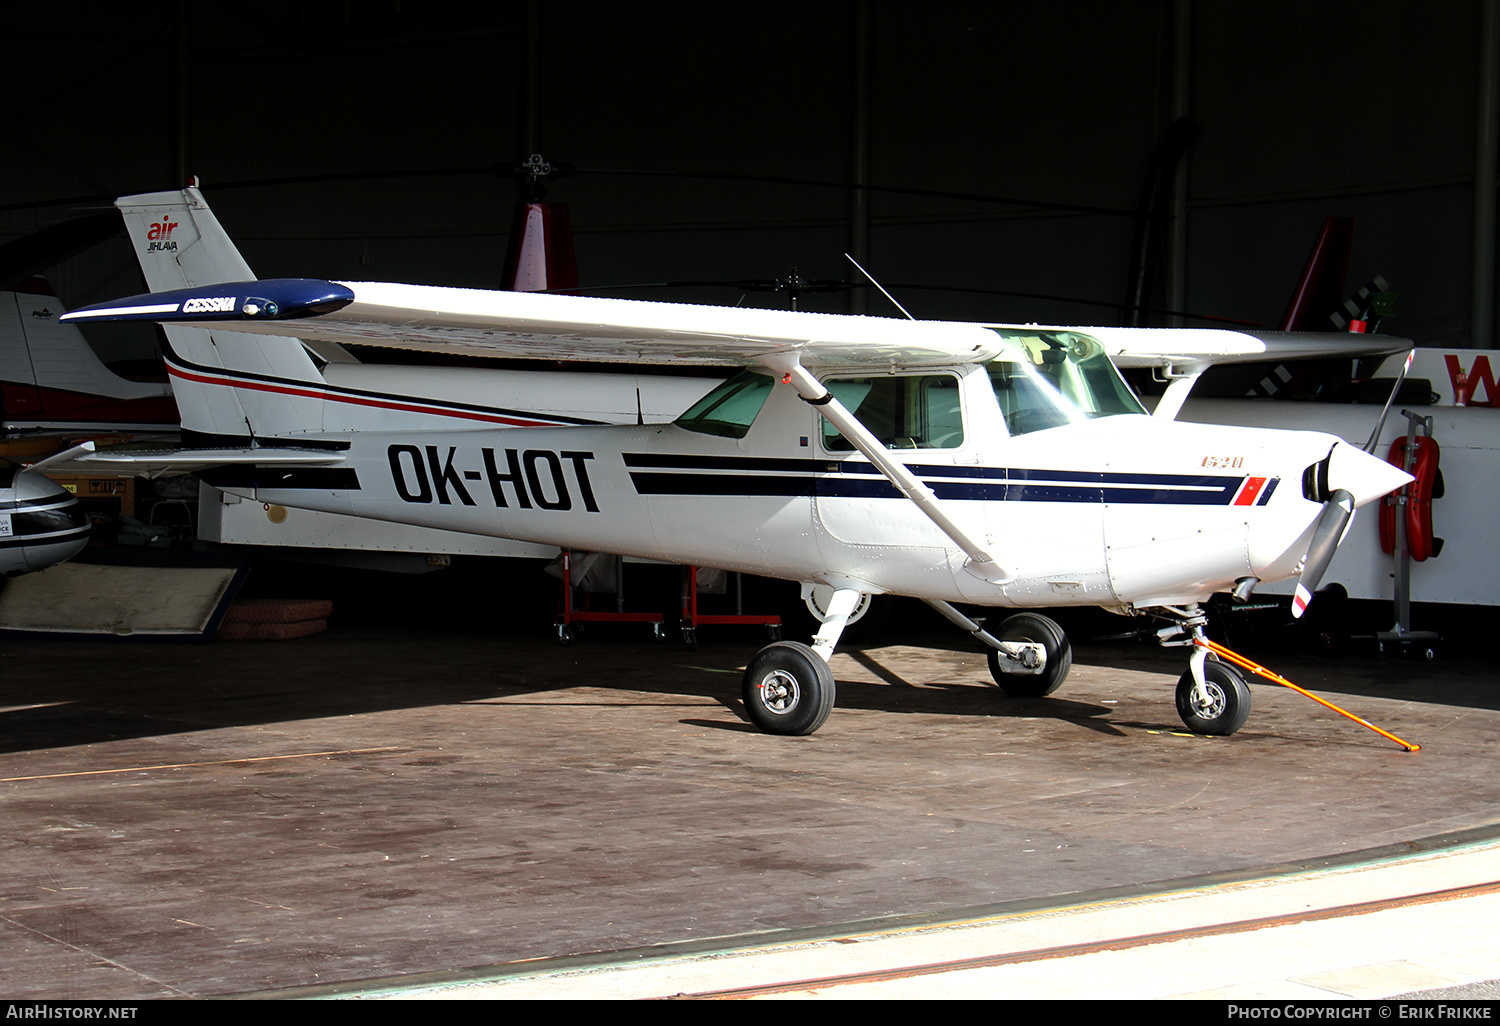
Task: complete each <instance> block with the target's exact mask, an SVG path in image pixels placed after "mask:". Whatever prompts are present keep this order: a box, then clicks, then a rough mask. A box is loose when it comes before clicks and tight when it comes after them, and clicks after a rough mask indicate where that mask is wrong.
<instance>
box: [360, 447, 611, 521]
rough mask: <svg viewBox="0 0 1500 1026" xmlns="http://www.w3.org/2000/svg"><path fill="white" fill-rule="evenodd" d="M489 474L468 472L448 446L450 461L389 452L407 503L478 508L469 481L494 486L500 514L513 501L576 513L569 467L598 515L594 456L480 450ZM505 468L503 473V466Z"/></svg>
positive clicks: (417, 450)
mask: <svg viewBox="0 0 1500 1026" xmlns="http://www.w3.org/2000/svg"><path fill="white" fill-rule="evenodd" d="M479 451H480V454H481V456H482V457H483V461H484V470H483V471H482V472H481V471H478V470H463V469H460V468H458V467H455V466H454V465H453V458H454V456H455V455H457V453H458V448H457V446H452V445H450V446H448V452H447V454H446V455H444V454H443V453H441V452H439V450H438V447H437V446H435V445H428V446H422V447H418V446H415V445H392V446H390V447H389V448H388V449H387V450H386V456H387V458H388V459H389V460H390V463H391V480H392V481H393V482H395V485H396V494H397V495H400V496H401V498H402V499H404V500H405V501H407V502H432V501H433V500H434V499H436V500H437V502H438V504H439V505H443V506H451V505H453V503H454V502H458V503H461V504H463V505H465V506H473V505H475V502H474V496H473V495H472V494H470V492H469V488H468V486H467V485H466V484H464V482H465V481H482V482H486V483H488V484H489V487H490V497H491V498H492V499H493V500H494V503H495V506H496V508H497V509H504V508H508V507H509V506H510V501H509V500H508V499H507V496H506V491H507V489H508V490H509V491H510V499H514V500H515V504H516V505H517V506H519V507H520V508H521V509H532V508H541V509H549V510H568V509H572V508H573V492H572V490H571V489H570V488H569V487H568V474H567V470H566V469H565V468H566V467H571V468H572V477H573V486H574V488H576V489H577V492H578V498H579V499H581V500H582V501H583V508H584V509H586V510H587V511H588V512H590V513H598V512H599V503H598V502H597V500H595V498H594V489H593V487H592V486H591V485H590V484H589V472H588V466H587V461H588V460H591V459H593V458H594V454H593V453H591V452H569V451H566V450H565V451H563V452H561V453H557V452H553V451H552V450H551V449H527V450H525V451H522V450H519V449H506V450H504V451H503V452H504V455H503V456H502V457H501V458H500V459H498V460H497V459H496V456H495V450H494V449H490V448H484V449H480V450H479ZM502 462H503V463H504V468H503V469H502V468H501V463H502Z"/></svg>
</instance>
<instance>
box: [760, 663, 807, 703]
mask: <svg viewBox="0 0 1500 1026" xmlns="http://www.w3.org/2000/svg"><path fill="white" fill-rule="evenodd" d="M760 698H761V701H762V702H763V703H764V704H765V707H766V708H767V709H769V710H770V711H771V712H773V713H787V712H791V711H792V710H793V709H795V708H796V707H797V703H798V701H800V700H801V698H802V689H801V688H799V687H798V686H797V678H796V677H793V676H792V675H791V674H790V673H787V672H786V671H785V670H772V671H771V672H770V673H768V674H766V675H765V677H763V678H762V679H761V682H760Z"/></svg>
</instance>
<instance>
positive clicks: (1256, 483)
mask: <svg viewBox="0 0 1500 1026" xmlns="http://www.w3.org/2000/svg"><path fill="white" fill-rule="evenodd" d="M1265 486H1266V479H1265V478H1263V477H1251V478H1247V479H1246V480H1245V486H1244V487H1243V488H1241V489H1240V494H1239V495H1237V496H1235V499H1234V505H1236V506H1253V505H1254V504H1255V497H1256V496H1257V495H1259V494H1260V490H1261V489H1262V488H1264V487H1265Z"/></svg>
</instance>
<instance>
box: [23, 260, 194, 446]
mask: <svg viewBox="0 0 1500 1026" xmlns="http://www.w3.org/2000/svg"><path fill="white" fill-rule="evenodd" d="M61 313H62V305H61V304H60V303H59V302H58V300H57V296H56V294H54V293H53V291H52V289H51V287H50V286H49V285H48V284H47V282H46V281H45V280H43V279H41V278H31V279H29V280H27V281H23V282H20V283H19V284H18V285H17V286H16V289H15V291H13V292H12V291H7V292H0V397H3V405H4V409H5V421H6V423H7V424H8V425H10V426H12V427H51V426H53V425H59V426H65V425H70V424H76V423H88V424H90V425H93V424H110V425H115V424H119V425H122V426H123V425H147V424H149V425H153V426H161V425H166V424H173V423H175V422H176V420H177V415H176V412H175V410H173V408H172V401H171V398H170V395H171V393H170V392H169V391H168V389H167V387H166V386H165V385H161V384H153V383H151V382H141V381H130V380H129V379H127V378H122V377H120V376H119V375H118V374H116V373H114V371H112V370H110V369H109V368H108V367H106V366H105V365H104V363H103V361H101V360H100V359H99V357H98V355H97V354H95V352H94V350H93V349H92V347H90V346H89V344H88V341H87V340H86V339H84V337H83V334H82V333H81V332H80V331H79V330H78V329H77V327H75V326H74V325H71V324H60V323H58V315H59V314H61Z"/></svg>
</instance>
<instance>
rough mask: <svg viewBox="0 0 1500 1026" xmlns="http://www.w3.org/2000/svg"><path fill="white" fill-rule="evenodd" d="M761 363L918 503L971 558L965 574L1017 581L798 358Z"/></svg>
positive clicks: (992, 581) (994, 581)
mask: <svg viewBox="0 0 1500 1026" xmlns="http://www.w3.org/2000/svg"><path fill="white" fill-rule="evenodd" d="M761 362H762V363H764V364H765V365H766V366H767V367H770V368H771V369H773V370H776V371H778V372H780V373H781V374H782V379H781V380H782V382H783V383H785V384H790V385H791V386H792V387H793V388H795V389H796V390H797V394H798V395H800V396H801V397H802V398H803V399H804V400H805V401H806V402H807V403H808V404H809V405H810V406H812V407H813V408H814V409H816V410H817V411H818V412H819V413H820V414H822V415H823V419H824V420H826V421H828V423H830V424H832V425H833V426H834V427H835V428H836V429H837V430H838V432H839V434H841V435H843V436H844V437H845V438H846V439H848V440H849V442H850V444H852V445H853V446H854V447H855V448H856V449H858V450H859V451H860V453H861V454H863V456H864V457H865V459H867V460H869V461H870V462H871V463H873V464H874V465H875V467H876V469H877V470H879V471H880V472H881V473H882V474H884V475H885V477H886V479H887V480H888V481H890V482H891V484H893V485H895V486H896V488H897V489H898V490H899V491H900V492H901V494H902V495H905V496H906V497H907V498H908V499H910V500H911V501H912V502H913V503H915V504H916V507H917V509H919V510H921V511H922V513H923V514H924V515H926V517H927V519H929V520H931V521H932V522H933V523H934V524H936V525H937V527H938V530H940V531H942V532H943V533H944V534H946V535H947V536H948V537H949V538H951V539H953V542H954V544H956V545H957V546H958V547H959V548H961V549H963V550H964V554H965V555H967V556H968V557H969V558H968V559H967V560H966V561H965V562H964V569H965V570H967V571H968V572H969V573H971V574H973V575H974V576H975V577H977V578H979V579H980V580H981V581H985V582H987V583H989V584H1009V583H1010V582H1011V581H1013V580H1015V579H1016V575H1015V574H1014V573H1013V572H1012V571H1009V570H1006V569H1005V568H1004V567H1002V566H1001V565H1000V564H999V563H996V562H995V560H994V557H992V556H991V555H990V554H989V553H988V552H987V551H985V550H984V549H983V548H981V547H980V545H979V544H978V543H977V542H976V541H974V539H972V538H970V537H969V536H968V535H967V534H965V533H964V531H963V530H962V529H960V528H959V526H958V525H957V524H955V523H954V522H953V521H952V520H951V519H950V518H949V517H948V514H947V513H946V512H944V510H943V508H942V505H941V504H940V503H939V502H938V498H937V496H936V495H934V494H933V493H932V489H931V488H928V487H927V486H926V485H925V484H923V483H922V482H921V481H920V480H918V479H917V476H916V475H915V474H913V473H912V472H911V471H910V470H908V469H907V468H906V464H904V463H901V462H900V461H898V460H895V459H892V458H891V454H890V453H889V452H887V451H886V449H885V447H884V446H883V445H881V444H880V441H879V439H877V438H876V437H875V436H874V435H872V434H871V433H870V431H869V429H868V428H866V427H865V426H864V425H863V424H861V423H860V422H859V421H858V419H856V418H855V416H854V414H852V413H850V412H849V410H848V409H847V408H845V406H844V404H843V403H841V402H839V401H838V400H837V399H835V398H834V397H833V393H832V392H830V391H828V389H826V388H824V387H823V383H822V382H821V381H819V380H818V379H817V378H815V377H813V375H812V374H811V373H809V372H808V370H807V369H806V368H805V367H803V366H802V364H801V363H799V362H797V360H796V358H795V357H791V358H788V357H786V356H784V355H783V356H781V357H780V358H779V359H778V358H770V359H766V360H763V361H761Z"/></svg>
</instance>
